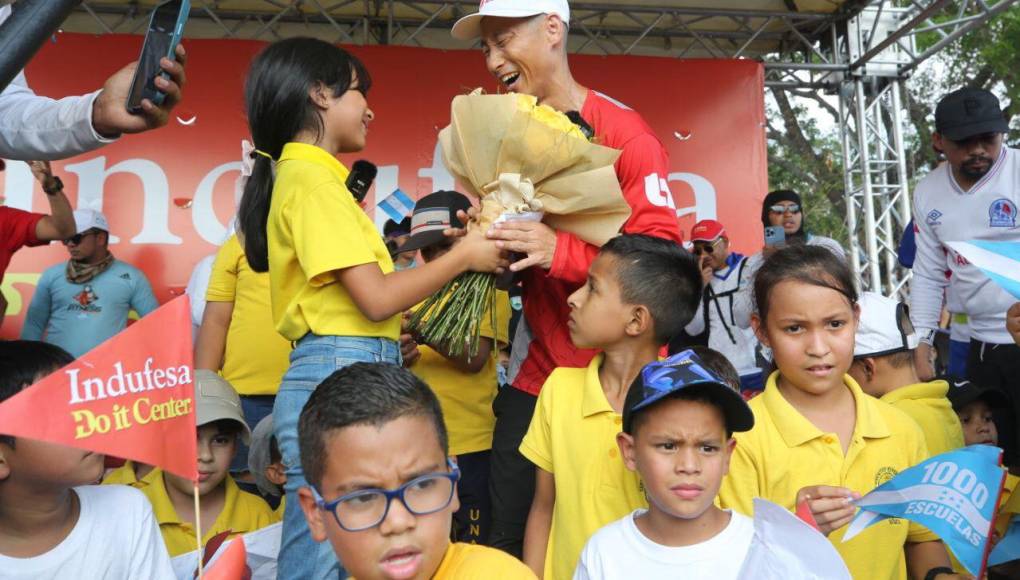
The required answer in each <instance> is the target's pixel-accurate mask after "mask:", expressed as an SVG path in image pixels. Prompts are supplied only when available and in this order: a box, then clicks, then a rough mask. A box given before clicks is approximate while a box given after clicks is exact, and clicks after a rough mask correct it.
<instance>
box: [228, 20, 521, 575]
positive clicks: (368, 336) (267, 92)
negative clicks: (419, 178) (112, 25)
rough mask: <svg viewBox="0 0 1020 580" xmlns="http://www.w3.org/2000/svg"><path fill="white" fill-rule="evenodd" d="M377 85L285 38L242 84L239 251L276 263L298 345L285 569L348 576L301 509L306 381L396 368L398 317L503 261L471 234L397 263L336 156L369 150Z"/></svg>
mask: <svg viewBox="0 0 1020 580" xmlns="http://www.w3.org/2000/svg"><path fill="white" fill-rule="evenodd" d="M371 85H372V79H371V77H370V76H369V74H368V70H367V69H366V68H365V66H364V65H363V64H362V63H361V61H359V60H358V59H357V58H356V57H354V56H353V55H351V54H350V53H348V52H347V51H345V50H344V49H342V48H340V47H338V46H335V45H333V44H330V43H328V42H325V41H323V40H317V39H313V38H288V39H284V40H281V41H278V42H275V43H273V44H271V45H269V46H268V47H266V48H265V49H264V50H262V52H261V53H259V55H258V56H256V57H255V59H254V61H253V62H252V65H251V68H250V69H249V72H248V79H247V83H246V87H245V102H246V107H247V111H248V126H249V129H250V130H251V136H252V141H253V142H254V144H255V151H254V153H253V156H254V159H255V163H254V165H253V167H252V175H251V177H250V178H249V179H248V181H247V183H246V184H245V187H244V195H243V197H242V199H241V205H240V208H239V210H238V217H239V224H240V230H241V232H242V233H243V234H244V255H245V258H246V259H247V260H248V265H249V266H250V267H251V269H252V271H254V272H265V271H267V270H268V271H269V286H270V301H271V304H272V310H273V321H274V324H275V326H276V330H277V332H279V333H280V334H281V335H282V336H283V337H284V338H285V339H287V340H288V341H290V342H292V343H294V349H293V351H291V353H290V366H289V367H288V368H287V371H286V373H285V374H284V376H283V379H282V382H281V383H280V389H279V391H278V393H277V397H276V400H275V402H274V403H273V417H274V425H275V430H276V439H277V442H278V443H279V446H280V451H281V453H282V454H283V461H284V464H286V465H287V469H288V471H287V485H286V487H285V491H286V496H287V498H288V501H287V504H286V505H287V507H286V508H285V510H284V514H283V537H282V540H281V547H280V558H279V565H278V569H279V570H280V573H281V577H285V578H300V579H302V580H304V579H305V578H331V577H332V578H335V577H337V576H338V575H341V572H340V565H339V564H338V562H337V561H336V557H335V555H334V554H333V552H332V551H330V550H328V549H326V548H323V547H322V546H320V545H317V544H316V543H315V542H313V541H312V540H311V537H310V536H309V535H308V527H307V526H306V525H305V523H304V518H303V517H302V516H301V514H300V512H299V511H298V503H297V495H296V494H297V490H298V489H300V488H301V487H303V486H305V485H307V483H306V482H305V479H304V474H303V473H302V471H301V462H300V461H299V453H298V443H297V422H298V416H299V415H300V413H301V409H302V408H303V407H304V404H305V402H306V401H307V400H308V397H309V395H310V394H311V392H312V389H313V388H314V387H315V385H317V384H319V383H320V382H322V380H323V379H325V378H326V377H328V376H329V375H330V374H331V373H333V371H335V370H337V369H339V368H342V367H344V366H347V365H349V364H351V363H353V362H356V361H369V362H376V361H378V362H390V363H393V364H399V363H400V347H399V344H398V342H397V341H398V339H399V338H400V316H401V313H403V312H404V311H405V310H407V309H408V308H411V307H412V306H414V305H415V304H417V303H419V302H420V301H421V300H423V299H424V298H425V297H427V296H430V295H432V294H433V293H435V292H436V291H438V290H439V289H440V288H442V287H443V286H444V285H445V284H446V283H447V282H449V281H450V280H452V279H453V278H455V277H457V276H458V275H460V274H462V273H464V272H467V271H469V270H474V271H479V272H493V271H496V270H500V269H501V268H502V267H505V266H507V265H508V263H507V261H506V260H505V259H504V258H503V257H502V255H501V253H502V252H501V250H500V249H499V248H498V247H496V244H495V242H492V241H489V240H487V239H486V238H485V235H484V234H483V233H482V232H480V231H472V232H469V233H468V234H467V235H465V236H464V237H463V239H462V240H461V242H460V243H458V244H457V245H456V246H455V247H454V248H453V249H452V250H451V251H450V252H449V253H448V254H447V255H445V256H442V257H440V258H438V259H436V260H435V261H433V262H432V263H430V264H425V265H423V266H421V267H418V268H413V269H409V270H402V271H399V272H396V271H394V268H393V260H392V259H391V258H390V254H389V251H388V250H387V249H386V244H385V243H384V242H383V239H382V236H380V235H379V231H378V230H377V229H376V226H375V223H374V222H373V221H372V219H371V218H370V217H369V216H368V215H366V214H365V212H364V211H363V210H362V209H361V207H360V206H359V202H361V201H362V200H361V199H360V198H359V199H355V197H354V195H353V194H352V193H351V191H350V190H349V189H348V188H347V185H346V183H347V180H348V178H349V177H350V172H349V171H348V170H347V168H346V167H344V165H343V164H342V163H340V161H339V160H338V159H337V157H336V156H337V155H338V154H340V153H355V152H358V151H361V150H362V149H364V147H365V144H366V139H367V137H368V126H369V124H370V123H371V122H372V120H373V119H374V117H375V115H374V113H373V112H372V110H371V109H369V107H368V101H367V97H366V95H367V94H368V90H369V88H370V87H371Z"/></svg>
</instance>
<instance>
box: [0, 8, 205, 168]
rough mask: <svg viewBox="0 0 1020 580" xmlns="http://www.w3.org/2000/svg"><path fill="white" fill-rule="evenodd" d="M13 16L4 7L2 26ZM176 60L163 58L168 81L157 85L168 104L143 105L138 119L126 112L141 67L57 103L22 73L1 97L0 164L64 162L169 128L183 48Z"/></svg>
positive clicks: (181, 70) (160, 80) (180, 82)
mask: <svg viewBox="0 0 1020 580" xmlns="http://www.w3.org/2000/svg"><path fill="white" fill-rule="evenodd" d="M10 15H11V7H10V6H3V7H0V23H2V22H3V21H4V20H6V19H7V18H8V17H10ZM176 56H177V58H176V61H171V60H170V59H167V58H164V59H163V60H162V61H161V62H160V66H161V68H162V69H163V70H164V71H166V73H167V74H169V75H170V78H169V79H165V78H162V77H159V78H157V79H156V81H155V82H156V87H157V88H158V89H159V90H160V91H162V92H163V93H165V94H166V99H164V101H163V103H162V104H161V105H159V106H157V105H155V104H153V103H152V102H151V101H148V100H146V101H143V102H142V112H141V114H137V115H135V114H131V113H129V112H128V111H127V109H126V107H125V106H124V103H125V101H126V100H127V96H128V93H129V91H130V90H131V79H132V76H133V75H134V71H135V68H136V66H137V63H131V64H128V65H127V66H125V67H124V68H122V69H120V70H119V71H117V72H116V73H114V74H113V76H111V77H110V78H109V79H107V81H106V82H105V83H104V84H103V86H102V88H101V89H99V90H98V91H95V92H92V93H89V94H87V95H81V96H71V97H64V98H62V99H59V100H54V99H50V98H48V97H43V96H39V95H36V94H35V93H34V92H33V91H32V89H30V88H29V86H28V82H27V81H26V80H25V73H24V72H21V73H18V76H16V77H15V78H14V80H13V81H11V84H10V85H8V86H7V88H6V89H4V91H3V92H2V93H0V158H7V159H18V160H29V159H50V160H52V159H64V158H67V157H73V156H75V155H78V154H81V153H85V152H87V151H92V150H93V149H97V148H99V147H102V146H103V145H105V144H107V143H112V142H113V141H115V140H116V139H117V138H118V137H120V136H121V135H123V134H128V133H141V132H143V131H148V130H150V129H156V128H159V127H162V126H163V125H166V123H167V121H168V120H169V118H170V111H171V110H173V108H174V107H175V106H176V105H177V103H178V102H180V100H181V90H182V89H183V87H184V83H185V76H184V63H185V60H186V55H185V52H184V48H183V47H182V46H179V45H178V47H177V52H176Z"/></svg>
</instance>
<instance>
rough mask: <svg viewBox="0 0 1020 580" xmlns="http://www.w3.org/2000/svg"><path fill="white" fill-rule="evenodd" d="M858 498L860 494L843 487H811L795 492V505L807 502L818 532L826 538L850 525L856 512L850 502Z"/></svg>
mask: <svg viewBox="0 0 1020 580" xmlns="http://www.w3.org/2000/svg"><path fill="white" fill-rule="evenodd" d="M860 498H861V494H859V493H857V492H856V491H850V490H849V489H847V488H845V487H833V486H829V485H812V486H809V487H805V488H803V489H801V490H800V491H798V492H797V505H800V503H801V502H802V501H807V503H808V507H809V508H811V515H812V516H814V518H815V522H816V523H817V524H818V529H819V531H821V532H822V533H823V534H825V535H826V536H828V535H829V534H831V533H832V532H834V531H836V530H838V529H839V528H842V527H843V526H845V525H847V524H849V523H850V520H852V519H853V518H854V513H856V512H857V507H856V506H854V505H853V504H852V503H850V501H851V500H855V499H860Z"/></svg>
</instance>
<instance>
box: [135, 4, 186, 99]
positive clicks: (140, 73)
mask: <svg viewBox="0 0 1020 580" xmlns="http://www.w3.org/2000/svg"><path fill="white" fill-rule="evenodd" d="M190 12H191V0H168V1H167V2H164V3H162V4H160V5H159V6H156V9H155V10H153V11H152V17H151V18H150V19H149V30H148V32H146V33H145V42H144V43H143V44H142V55H141V57H139V58H138V68H136V69H135V76H134V78H133V79H131V92H130V94H128V99H127V110H128V112H130V113H133V114H138V113H141V112H142V100H143V99H149V100H150V101H152V103H153V104H154V105H162V104H163V99H165V98H166V94H165V93H163V92H162V91H160V90H159V89H157V88H156V77H157V76H162V77H163V78H170V75H168V74H167V73H166V72H165V71H164V70H163V69H162V68H161V67H160V66H159V61H160V59H162V58H163V57H164V56H165V57H167V58H169V59H171V60H173V58H174V51H175V50H176V49H177V44H178V43H179V42H180V41H181V35H182V34H184V23H185V22H187V21H188V14H189V13H190Z"/></svg>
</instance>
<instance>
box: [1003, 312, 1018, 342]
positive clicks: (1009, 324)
mask: <svg viewBox="0 0 1020 580" xmlns="http://www.w3.org/2000/svg"><path fill="white" fill-rule="evenodd" d="M1006 330H1008V331H1009V334H1010V336H1012V337H1013V342H1015V343H1017V344H1018V345H1020V302H1017V303H1016V304H1014V305H1012V306H1010V307H1009V310H1008V311H1007V312H1006Z"/></svg>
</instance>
